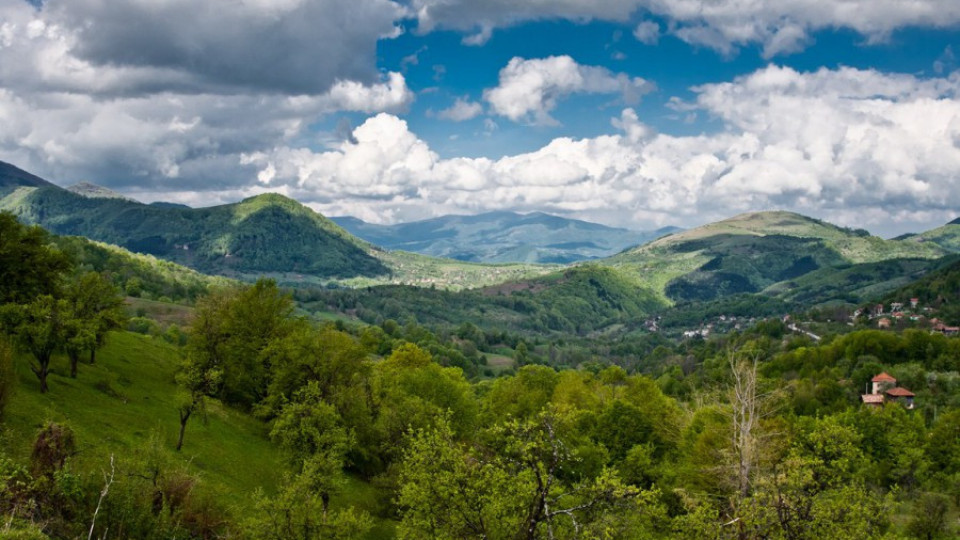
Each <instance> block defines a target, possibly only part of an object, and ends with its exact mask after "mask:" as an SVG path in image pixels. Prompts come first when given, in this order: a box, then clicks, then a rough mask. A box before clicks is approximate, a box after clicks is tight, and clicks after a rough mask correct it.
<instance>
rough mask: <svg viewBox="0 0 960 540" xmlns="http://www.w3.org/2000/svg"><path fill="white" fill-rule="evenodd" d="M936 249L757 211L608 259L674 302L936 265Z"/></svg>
mask: <svg viewBox="0 0 960 540" xmlns="http://www.w3.org/2000/svg"><path fill="white" fill-rule="evenodd" d="M946 253H947V252H946V251H945V250H943V249H942V248H940V247H938V246H936V245H934V244H922V243H916V242H909V241H896V240H883V239H881V238H877V237H874V236H870V234H869V233H868V232H867V231H863V230H850V229H844V228H841V227H837V226H834V225H831V224H829V223H825V222H823V221H820V220H815V219H812V218H808V217H805V216H801V215H799V214H794V213H790V212H754V213H749V214H743V215H740V216H735V217H733V218H730V219H727V220H724V221H719V222H717V223H712V224H709V225H705V226H703V227H698V228H696V229H691V230H688V231H684V232H681V233H676V234H672V235H668V236H665V237H663V238H661V239H659V240H656V241H654V242H651V243H649V244H646V245H643V246H640V247H637V248H635V249H632V250H628V251H625V252H624V253H621V254H619V255H616V256H614V257H611V258H609V259H606V260H604V261H602V262H603V264H606V265H609V266H612V267H613V268H615V269H617V270H619V271H621V272H623V274H624V276H625V277H627V278H628V279H631V280H633V281H634V282H635V283H637V284H638V285H640V286H645V287H649V288H651V289H652V290H654V291H656V292H658V293H660V294H661V295H662V296H663V298H664V299H667V300H669V301H674V302H684V301H708V300H713V299H717V298H722V297H724V296H728V295H734V294H739V293H756V292H760V291H762V290H764V289H767V288H768V287H771V286H774V285H776V284H778V283H781V282H785V281H792V280H796V279H798V278H801V276H805V275H806V274H809V273H811V272H814V271H817V270H820V271H821V273H820V275H821V276H823V275H829V274H830V273H831V272H832V270H833V269H838V270H842V269H843V268H846V267H849V266H850V265H851V264H862V263H876V262H881V261H888V260H894V259H908V258H913V259H927V260H934V259H937V258H939V257H942V256H944V255H945V254H946Z"/></svg>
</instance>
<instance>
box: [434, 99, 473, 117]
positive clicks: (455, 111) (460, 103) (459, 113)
mask: <svg viewBox="0 0 960 540" xmlns="http://www.w3.org/2000/svg"><path fill="white" fill-rule="evenodd" d="M481 114H483V105H481V104H479V103H477V102H476V101H470V100H469V99H468V98H462V97H461V98H457V100H456V101H454V102H453V105H451V106H450V107H449V108H447V109H444V110H442V111H440V112H439V113H437V118H441V119H443V120H452V121H454V122H463V121H465V120H470V119H473V118H476V117H478V116H480V115H481Z"/></svg>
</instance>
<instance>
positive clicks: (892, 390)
mask: <svg viewBox="0 0 960 540" xmlns="http://www.w3.org/2000/svg"><path fill="white" fill-rule="evenodd" d="M914 397H915V394H914V393H913V392H911V391H910V390H907V389H906V388H903V387H901V386H897V380H896V379H895V378H893V377H891V376H890V374H888V373H886V372H883V373H881V374H879V375H877V376H876V377H874V378H872V379H870V393H869V394H861V395H860V401H861V402H862V403H863V404H864V405H869V406H871V407H879V406H881V405H883V404H884V403H888V402H889V403H900V404H901V405H903V406H904V407H906V408H907V409H913V407H914V403H913V398H914Z"/></svg>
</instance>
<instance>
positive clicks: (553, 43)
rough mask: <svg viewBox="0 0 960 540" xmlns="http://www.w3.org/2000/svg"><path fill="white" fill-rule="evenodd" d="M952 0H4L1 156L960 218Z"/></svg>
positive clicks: (340, 203)
mask: <svg viewBox="0 0 960 540" xmlns="http://www.w3.org/2000/svg"><path fill="white" fill-rule="evenodd" d="M958 56H960V2H958V1H956V0H912V1H910V2H904V1H902V0H791V1H789V2H783V1H779V0H604V1H602V2H598V1H596V0H523V1H517V0H396V1H394V0H203V1H200V2H198V1H197V0H109V1H107V0H45V1H36V0H34V1H27V0H0V160H3V161H7V162H10V163H13V164H14V165H17V166H19V167H21V168H23V169H26V170H28V171H30V172H33V173H34V174H37V175H39V176H41V177H44V178H46V179H48V180H51V181H53V182H55V183H57V184H60V185H64V186H66V185H70V184H73V183H76V182H80V181H88V182H93V183H96V184H99V185H102V186H104V187H108V188H110V189H114V190H116V191H119V192H122V193H124V194H126V195H129V196H132V197H134V198H136V199H138V200H141V201H144V202H152V201H157V200H163V201H171V202H180V203H185V204H189V205H191V206H209V205H215V204H224V203H229V202H235V201H238V200H240V199H243V198H245V197H249V196H252V195H256V194H260V193H265V192H277V193H282V194H284V195H287V196H290V197H293V198H295V199H297V200H299V201H301V202H303V203H305V204H308V205H309V206H311V207H312V208H314V209H315V210H317V211H319V212H322V213H324V214H326V215H329V216H338V215H353V216H356V217H359V218H361V219H363V220H366V221H369V222H374V223H396V222H406V221H414V220H419V219H427V218H430V217H435V216H439V215H444V214H474V213H479V212H485V211H492V210H513V211H518V212H531V211H543V212H548V213H551V214H556V215H562V216H566V217H573V218H579V219H585V220H589V221H595V222H599V223H603V224H607V225H612V226H620V227H627V228H631V229H636V230H649V229H653V228H658V227H661V226H665V225H676V226H681V227H693V226H697V225H700V224H704V223H708V222H711V221H716V220H719V219H723V218H726V217H730V216H733V215H735V214H738V213H741V212H746V211H760V210H773V209H783V210H791V211H796V212H800V213H802V214H806V215H810V216H814V217H818V218H821V219H825V220H827V221H830V222H832V223H836V224H838V225H844V226H851V227H860V228H866V229H868V230H870V231H871V232H874V233H875V234H879V235H882V236H887V237H890V236H894V235H897V234H901V233H904V232H918V231H922V230H926V229H930V228H933V227H937V226H940V225H942V224H943V223H946V222H947V221H950V220H952V219H954V218H956V217H958V215H960V59H958Z"/></svg>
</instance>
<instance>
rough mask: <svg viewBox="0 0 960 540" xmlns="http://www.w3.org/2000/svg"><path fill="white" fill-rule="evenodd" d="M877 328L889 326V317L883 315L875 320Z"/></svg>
mask: <svg viewBox="0 0 960 540" xmlns="http://www.w3.org/2000/svg"><path fill="white" fill-rule="evenodd" d="M877 328H890V319H888V318H886V317H883V318H882V319H880V320H879V321H877Z"/></svg>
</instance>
